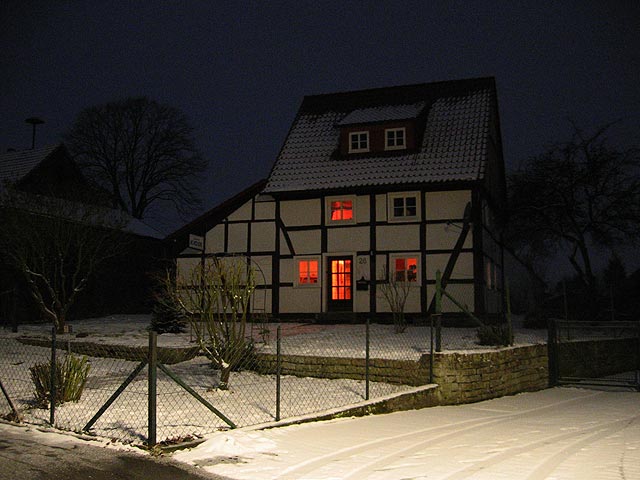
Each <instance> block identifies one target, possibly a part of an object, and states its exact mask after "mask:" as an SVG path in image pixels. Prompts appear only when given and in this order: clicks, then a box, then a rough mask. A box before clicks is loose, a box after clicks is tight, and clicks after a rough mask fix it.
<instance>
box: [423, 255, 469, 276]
mask: <svg viewBox="0 0 640 480" xmlns="http://www.w3.org/2000/svg"><path fill="white" fill-rule="evenodd" d="M450 256H451V255H450V254H448V253H437V254H430V255H427V259H426V262H427V265H426V272H427V279H428V280H435V279H436V271H437V270H440V273H444V269H445V267H446V266H447V262H448V261H449V257H450ZM451 278H455V279H472V278H473V254H472V253H470V252H462V253H461V254H460V256H459V257H458V260H457V261H456V265H455V267H453V272H452V274H451Z"/></svg>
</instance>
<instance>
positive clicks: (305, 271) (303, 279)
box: [298, 260, 309, 283]
mask: <svg viewBox="0 0 640 480" xmlns="http://www.w3.org/2000/svg"><path fill="white" fill-rule="evenodd" d="M298 268H299V269H300V283H307V278H308V276H309V262H307V261H306V260H300V262H299V263H298Z"/></svg>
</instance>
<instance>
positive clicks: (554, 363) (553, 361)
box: [547, 318, 559, 387]
mask: <svg viewBox="0 0 640 480" xmlns="http://www.w3.org/2000/svg"><path fill="white" fill-rule="evenodd" d="M547 328H548V331H547V335H548V337H547V355H548V358H549V362H548V368H549V386H550V387H554V386H556V385H557V384H558V374H559V372H558V327H557V324H556V321H555V320H554V319H553V318H550V319H549V323H548V327H547Z"/></svg>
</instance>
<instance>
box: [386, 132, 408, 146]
mask: <svg viewBox="0 0 640 480" xmlns="http://www.w3.org/2000/svg"><path fill="white" fill-rule="evenodd" d="M384 138H385V142H384V149H385V150H402V149H404V148H406V147H407V142H406V131H405V129H404V128H388V129H386V130H385V131H384Z"/></svg>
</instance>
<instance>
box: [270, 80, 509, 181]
mask: <svg viewBox="0 0 640 480" xmlns="http://www.w3.org/2000/svg"><path fill="white" fill-rule="evenodd" d="M493 112H497V100H496V90H495V81H494V79H493V78H479V79H471V80H457V81H450V82H438V83H428V84H421V85H408V86H400V87H390V88H380V89H374V90H363V91H356V92H347V93H336V94H327V95H315V96H308V97H305V99H304V100H303V102H302V105H301V107H300V109H299V111H298V115H297V117H296V119H295V121H294V123H293V125H292V127H291V130H290V131H289V134H288V136H287V139H286V140H285V142H284V145H283V147H282V150H281V151H280V154H279V156H278V158H277V160H276V162H275V164H274V166H273V168H272V170H271V174H270V176H269V178H268V182H267V185H266V187H265V189H264V192H265V193H279V192H300V191H305V190H331V189H343V188H353V187H365V186H367V187H369V186H391V185H404V184H406V185H411V184H424V183H439V182H451V181H458V182H473V181H478V180H482V179H483V177H484V174H485V169H486V164H487V160H488V149H489V142H490V140H489V136H490V123H491V117H492V114H493ZM419 115H422V116H424V122H416V124H417V125H421V127H420V128H421V129H422V128H423V131H422V130H421V131H420V132H416V133H417V135H416V137H417V138H418V139H419V140H420V144H419V145H418V146H417V150H414V151H410V152H409V151H398V152H393V154H388V155H367V154H364V155H357V156H354V157H353V158H344V157H340V156H338V155H336V154H335V153H336V150H337V149H338V146H339V140H340V127H341V126H344V125H347V124H349V125H352V124H354V123H363V124H364V123H369V122H381V121H394V120H399V119H410V118H416V117H418V116H419Z"/></svg>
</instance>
